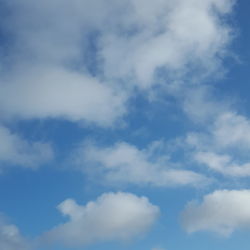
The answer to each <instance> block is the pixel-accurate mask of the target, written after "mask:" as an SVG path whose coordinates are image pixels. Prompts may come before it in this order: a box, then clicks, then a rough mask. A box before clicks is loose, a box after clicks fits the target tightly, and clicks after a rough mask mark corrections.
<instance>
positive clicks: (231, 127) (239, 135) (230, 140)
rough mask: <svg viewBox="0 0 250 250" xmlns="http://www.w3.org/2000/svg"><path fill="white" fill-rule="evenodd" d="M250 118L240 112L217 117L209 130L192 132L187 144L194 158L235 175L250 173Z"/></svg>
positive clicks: (211, 167) (215, 168)
mask: <svg viewBox="0 0 250 250" xmlns="http://www.w3.org/2000/svg"><path fill="white" fill-rule="evenodd" d="M249 132H250V121H249V119H248V118H247V117H245V116H243V115H240V114H237V113H236V112H232V111H227V112H222V113H220V114H218V115H217V116H215V120H214V122H213V123H212V124H211V126H210V127H208V129H207V131H206V132H201V133H197V132H196V133H190V134H188V136H187V140H186V141H187V144H188V145H189V146H191V147H192V150H193V152H192V155H193V159H194V160H195V161H196V162H197V163H199V164H203V165H205V166H207V167H209V168H210V169H212V170H214V171H217V172H220V173H222V174H224V175H228V176H234V177H246V176H250V159H249V157H248V156H247V154H248V153H247V152H248V150H249V147H250V137H249V136H248V135H249Z"/></svg>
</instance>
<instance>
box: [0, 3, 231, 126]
mask: <svg viewBox="0 0 250 250" xmlns="http://www.w3.org/2000/svg"><path fill="white" fill-rule="evenodd" d="M4 2H5V4H4V7H5V8H6V11H5V12H6V13H9V14H7V15H4V16H2V17H1V27H0V28H1V30H2V33H3V34H4V40H3V41H2V43H1V44H2V45H1V46H2V48H1V51H2V53H3V56H2V61H1V74H0V88H1V94H0V106H1V109H0V111H1V113H2V114H3V117H5V118H6V116H7V118H12V117H17V118H20V119H32V118H63V119H68V120H70V121H74V122H79V121H80V122H81V121H86V122H88V123H89V122H91V123H96V124H98V125H99V126H112V125H113V124H114V123H115V122H116V121H117V120H119V119H120V118H121V117H122V116H123V115H124V114H125V113H126V111H127V109H128V108H129V107H128V106H127V102H128V100H129V99H130V97H131V96H134V95H135V91H134V88H135V87H136V88H137V89H143V90H145V89H148V90H150V89H151V88H152V87H154V86H155V85H158V86H159V85H161V84H162V83H163V85H164V86H165V87H166V85H171V84H170V83H173V85H175V84H174V82H175V81H177V80H180V79H181V80H185V82H189V80H190V78H192V77H190V76H191V75H195V76H198V75H199V76H203V75H207V74H208V73H207V72H210V73H211V72H214V71H216V69H218V67H219V66H218V65H219V64H220V61H221V59H220V58H221V57H223V53H224V50H226V48H227V45H228V43H229V42H230V40H231V31H230V28H229V26H227V25H226V23H225V22H224V21H223V18H224V17H225V16H226V15H228V14H229V13H230V12H231V11H232V6H233V3H234V1H231V0H221V1H220V2H218V1H214V0H206V1H202V2H200V1H199V0H188V1H184V0H178V1H173V0H168V1H163V0H157V1H154V4H152V3H151V2H150V1H141V0H140V1H131V0H123V1H118V2H117V1H115V0H108V1H104V0H92V1H89V0H84V1H78V0H73V1H70V3H69V2H68V1H67V0H62V1H58V0H53V1H48V0H45V1H42V2H39V3H34V2H33V1H31V0H25V1H23V2H22V4H20V3H19V1H17V0H14V1H11V3H10V2H9V1H4ZM10 10H11V11H10ZM90 13H91V14H90ZM6 44H8V46H7V45H6ZM161 72H165V73H164V74H165V76H164V80H163V79H159V74H161ZM192 72H193V73H195V74H192ZM186 76H189V77H186ZM167 79H168V80H167ZM188 79H189V80H188ZM186 84H188V83H186ZM171 86H172V85H171ZM168 87H169V88H171V87H170V86H168ZM17 93H18V94H17ZM143 93H145V94H146V93H148V92H147V91H146V92H143ZM6 96H8V97H11V98H7V97H6Z"/></svg>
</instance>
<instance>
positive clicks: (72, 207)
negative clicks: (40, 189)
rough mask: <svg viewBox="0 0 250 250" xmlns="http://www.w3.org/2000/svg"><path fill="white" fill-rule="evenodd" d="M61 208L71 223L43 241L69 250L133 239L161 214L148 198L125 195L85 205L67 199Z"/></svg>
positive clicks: (108, 195) (62, 226) (110, 194)
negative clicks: (66, 247)
mask: <svg viewBox="0 0 250 250" xmlns="http://www.w3.org/2000/svg"><path fill="white" fill-rule="evenodd" d="M58 209H59V211H60V212H61V213H62V214H63V215H65V216H67V217H68V218H69V221H68V222H65V223H64V224H60V225H58V226H56V227H55V228H53V229H52V230H51V231H49V232H47V233H46V234H45V235H44V236H43V237H42V240H43V241H46V242H52V243H53V242H56V243H59V244H63V245H66V246H69V247H71V246H72V247H74V246H84V245H86V244H90V243H96V242H98V241H113V240H115V241H116V240H128V239H131V238H133V237H135V236H138V235H140V234H142V233H144V232H145V231H147V230H148V229H149V228H150V227H151V226H152V224H153V223H154V221H155V220H156V218H157V217H158V215H159V208H158V207H157V206H154V205H152V204H151V203H150V202H149V201H148V199H147V198H145V197H138V196H136V195H133V194H130V193H122V192H119V193H105V194H103V195H101V196H100V197H98V199H97V200H96V201H91V202H88V203H87V204H86V205H85V206H83V205H78V204H77V203H76V202H75V201H74V200H72V199H67V200H65V201H64V202H62V203H61V204H60V205H59V206H58Z"/></svg>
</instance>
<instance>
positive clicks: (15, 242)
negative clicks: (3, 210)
mask: <svg viewBox="0 0 250 250" xmlns="http://www.w3.org/2000/svg"><path fill="white" fill-rule="evenodd" d="M0 248H1V249H4V250H28V249H30V247H29V245H28V243H27V241H26V240H25V239H24V238H23V237H22V236H21V234H20V232H19V230H18V228H17V227H16V226H15V225H13V224H9V223H7V222H6V221H5V219H4V218H3V217H2V216H1V218H0Z"/></svg>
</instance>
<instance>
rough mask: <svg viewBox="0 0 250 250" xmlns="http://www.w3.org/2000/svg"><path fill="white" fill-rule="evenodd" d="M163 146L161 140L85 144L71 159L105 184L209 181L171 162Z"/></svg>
mask: <svg viewBox="0 0 250 250" xmlns="http://www.w3.org/2000/svg"><path fill="white" fill-rule="evenodd" d="M163 148H164V145H162V143H161V142H154V143H152V144H151V145H150V146H149V147H148V148H145V149H141V150H140V149H138V148H136V147H135V146H133V145H131V144H128V143H125V142H121V143H117V144H115V145H113V146H111V147H103V148H101V147H96V146H95V145H93V144H84V145H83V146H82V147H80V148H79V149H78V150H77V151H76V152H75V153H74V154H73V157H72V158H71V160H72V161H73V162H75V164H76V166H77V167H78V168H80V169H82V170H83V171H84V172H85V173H88V174H90V175H92V174H93V175H94V176H99V175H100V176H99V178H102V179H104V181H105V182H107V183H108V184H118V185H119V184H121V183H123V184H137V185H152V186H158V187H164V186H165V187H167V186H179V185H180V186H182V185H191V186H197V185H205V184H208V183H209V180H208V179H207V178H206V177H204V176H203V175H201V174H198V173H195V172H193V171H190V170H185V169H182V168H179V167H177V166H174V164H172V163H171V162H170V161H169V157H168V156H167V154H166V152H163V151H162V150H164V149H163ZM99 178H98V179H99Z"/></svg>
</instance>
